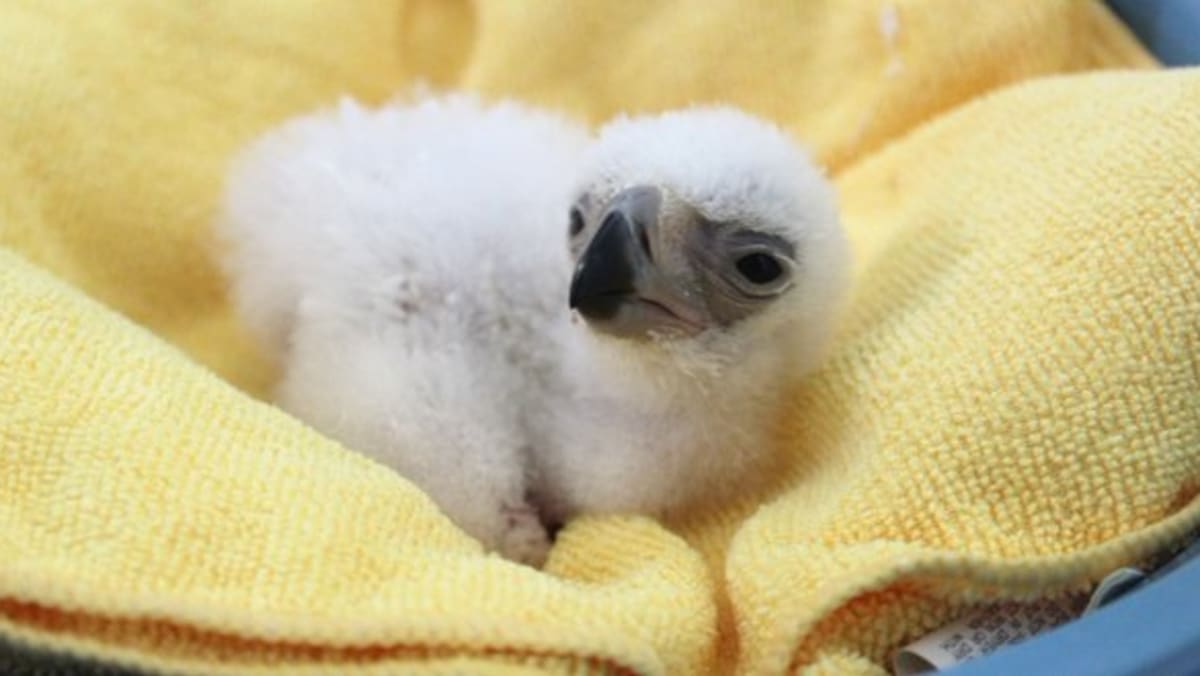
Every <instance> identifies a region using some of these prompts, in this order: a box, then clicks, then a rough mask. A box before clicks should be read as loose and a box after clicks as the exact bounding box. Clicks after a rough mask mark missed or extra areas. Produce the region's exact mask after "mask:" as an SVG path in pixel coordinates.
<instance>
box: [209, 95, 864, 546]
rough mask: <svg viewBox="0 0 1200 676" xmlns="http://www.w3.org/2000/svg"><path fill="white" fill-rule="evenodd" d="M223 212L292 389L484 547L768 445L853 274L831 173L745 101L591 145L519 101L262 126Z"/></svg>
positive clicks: (689, 497)
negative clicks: (783, 404)
mask: <svg viewBox="0 0 1200 676" xmlns="http://www.w3.org/2000/svg"><path fill="white" fill-rule="evenodd" d="M221 230H222V233H223V234H224V236H225V238H226V239H227V240H228V241H229V243H230V244H231V245H232V249H231V254H230V257H229V259H228V267H229V272H230V276H231V278H232V280H233V288H234V298H235V300H236V302H237V305H238V309H239V310H240V312H241V314H242V316H243V317H244V319H245V320H246V322H247V323H248V324H249V325H250V326H251V327H252V328H253V329H254V330H255V331H256V332H257V333H258V334H259V336H260V337H261V339H262V340H263V341H264V343H265V344H266V345H268V346H269V347H270V348H271V349H272V351H273V352H275V353H276V354H278V355H280V359H281V361H282V369H283V380H282V382H281V384H280V388H279V392H278V399H279V402H280V404H281V405H282V406H283V407H284V408H286V409H287V410H289V411H291V412H292V413H294V414H295V415H297V416H298V417H300V418H302V419H303V420H306V421H307V422H309V423H310V424H312V425H313V426H314V427H316V428H317V429H318V430H320V431H322V432H324V433H326V434H328V435H329V436H331V437H334V438H337V439H339V440H341V441H342V442H344V443H345V444H346V445H348V446H349V447H351V448H354V449H357V450H359V451H362V452H364V453H366V454H368V455H371V456H373V457H374V458H376V459H378V460H380V461H381V462H383V463H385V464H387V465H389V466H391V467H393V468H395V469H396V470H398V471H399V472H400V473H401V474H403V475H404V476H406V477H407V478H409V479H410V480H412V481H413V482H415V483H416V484H417V485H419V486H420V487H421V488H422V489H423V490H425V491H426V492H427V493H428V494H429V495H430V496H431V497H432V498H433V499H434V500H435V501H436V502H437V503H438V504H439V506H440V507H441V508H442V509H443V510H444V511H445V512H446V513H447V514H448V515H449V516H450V517H451V518H452V519H453V520H454V521H455V522H457V523H458V525H459V526H461V527H462V528H463V529H464V530H466V531H467V532H469V533H471V534H473V535H475V536H476V537H478V538H479V539H480V540H482V541H483V543H484V544H485V545H486V546H488V547H489V548H492V549H496V550H499V551H500V552H501V553H503V554H504V555H506V556H508V557H510V558H514V559H517V560H521V561H526V562H530V563H535V564H536V563H538V562H540V561H541V560H542V558H543V557H544V556H545V553H546V551H547V549H548V547H549V540H548V537H547V532H546V529H545V525H546V524H551V523H553V524H557V523H561V522H564V521H566V520H569V519H570V518H571V517H573V516H575V515H577V514H579V513H581V512H588V511H598V512H641V513H648V514H652V515H660V514H662V513H663V511H664V510H669V509H672V508H677V507H685V506H687V505H689V504H691V503H694V502H696V501H698V500H702V499H705V498H711V497H716V496H718V495H720V494H722V493H725V492H727V491H728V490H729V489H730V488H732V487H736V486H738V485H739V482H740V481H741V480H743V479H745V478H747V477H748V476H749V475H750V474H752V473H753V472H754V470H755V469H757V468H760V467H761V466H762V460H763V458H764V456H765V455H766V454H767V453H768V451H769V450H770V430H771V428H772V426H773V422H774V419H775V416H776V415H777V414H778V413H779V404H780V401H781V397H782V394H783V392H784V391H785V389H786V387H787V386H788V385H789V384H790V383H791V382H793V381H794V379H795V378H796V377H797V376H800V375H803V374H804V373H806V372H808V371H810V370H811V369H812V368H813V367H814V366H815V365H816V363H817V362H818V360H819V358H820V356H821V354H822V352H823V349H824V346H825V343H826V342H827V339H828V337H829V333H830V328H831V326H832V324H833V316H834V309H835V307H836V305H837V301H838V299H839V298H840V294H841V292H842V288H843V286H844V282H845V275H844V271H845V268H846V261H845V257H846V249H845V241H844V238H843V237H842V234H841V230H840V226H839V224H838V221H837V215H836V211H835V208H834V201H833V196H832V192H831V190H830V188H829V186H828V184H827V183H826V182H825V180H824V179H823V177H822V176H821V175H820V173H819V171H818V170H817V169H816V168H815V167H814V166H813V165H812V164H811V162H810V161H809V160H808V158H807V157H806V156H805V155H803V153H802V152H801V151H799V149H797V148H796V147H795V146H793V144H792V143H791V142H790V141H789V140H788V139H787V138H786V136H785V135H784V134H783V133H782V132H781V131H779V130H778V129H776V128H774V127H773V126H771V125H769V124H767V123H765V122H763V121H761V120H758V119H756V118H752V117H750V116H748V115H746V114H744V113H740V112H738V111H733V110H730V109H721V108H717V109H704V108H699V109H692V110H688V111H679V112H676V113H670V114H666V115H662V116H646V117H640V118H631V119H623V120H618V121H617V122H615V123H612V124H610V125H608V126H607V127H605V128H604V129H603V130H601V132H600V133H599V135H598V136H597V137H596V138H595V139H591V140H589V139H588V138H587V136H586V134H585V133H584V132H583V131H581V130H580V129H578V128H576V127H575V126H573V125H572V124H570V123H568V122H565V121H564V120H562V119H560V118H558V117H555V116H552V115H550V114H547V113H545V112H539V111H536V110H533V109H530V108H527V107H524V106H518V105H515V104H511V103H506V104H498V105H483V104H480V103H479V102H477V101H475V100H474V99H472V98H469V97H464V96H450V97H443V98H434V99H428V100H425V101H423V102H419V103H415V104H407V105H406V104H398V105H392V106H387V107H384V108H382V109H379V110H374V111H367V110H364V109H361V108H359V107H357V106H355V105H353V104H343V105H342V107H341V108H340V109H339V110H336V111H329V112H325V113H321V114H317V115H313V116H309V117H306V118H301V119H299V120H297V121H293V122H291V123H289V124H287V125H285V126H284V127H282V128H281V129H280V130H278V131H276V132H273V133H271V134H269V135H268V136H267V137H266V138H264V139H263V140H262V141H260V142H258V143H257V144H255V145H254V146H253V147H252V148H251V149H250V150H249V152H248V153H247V154H246V155H245V156H244V158H243V160H242V162H241V163H240V165H239V168H238V169H237V171H236V172H235V173H234V176H233V178H232V180H231V181H230V184H229V189H228V193H227V198H226V209H225V214H224V217H223V219H222V221H221Z"/></svg>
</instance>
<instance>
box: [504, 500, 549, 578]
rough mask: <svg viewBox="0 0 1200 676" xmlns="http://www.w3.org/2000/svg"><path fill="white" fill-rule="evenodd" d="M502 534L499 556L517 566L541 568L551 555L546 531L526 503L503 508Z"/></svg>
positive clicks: (535, 513) (539, 519) (532, 509)
mask: <svg viewBox="0 0 1200 676" xmlns="http://www.w3.org/2000/svg"><path fill="white" fill-rule="evenodd" d="M500 513H501V515H502V516H503V517H504V532H503V534H502V535H501V536H500V542H499V547H498V548H499V550H500V554H501V555H502V556H504V557H506V558H509V559H512V560H513V561H516V562H518V563H524V564H526V565H529V566H533V567H535V568H540V567H541V566H542V564H544V563H545V562H546V557H547V556H549V554H550V546H551V544H552V542H551V540H550V535H549V534H548V533H547V532H546V527H545V526H543V525H542V520H541V518H540V517H539V516H538V512H537V510H536V509H534V508H533V506H531V505H529V504H527V503H521V504H519V505H504V506H502V507H501V510H500Z"/></svg>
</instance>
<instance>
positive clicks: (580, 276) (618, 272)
mask: <svg viewBox="0 0 1200 676" xmlns="http://www.w3.org/2000/svg"><path fill="white" fill-rule="evenodd" d="M661 208H662V193H661V192H659V190H658V188H654V187H649V186H638V187H634V188H629V189H627V190H625V191H623V192H621V193H619V194H618V195H617V196H616V197H614V198H613V200H612V202H611V203H610V205H609V207H608V211H606V212H605V214H604V217H603V220H602V221H601V222H600V228H599V229H598V230H597V231H596V234H595V235H594V236H593V237H592V240H591V242H590V243H589V244H588V245H587V248H586V249H585V250H584V252H583V254H582V255H581V256H580V258H579V264H578V265H577V266H576V268H575V275H574V278H573V279H572V280H571V295H570V306H571V308H572V309H574V310H577V311H578V312H579V314H581V315H583V317H584V318H585V319H587V320H588V321H589V322H590V323H593V324H595V325H596V326H597V327H599V328H601V329H602V330H604V331H606V332H608V333H613V334H616V335H626V336H636V335H645V334H646V333H649V332H651V331H654V330H656V329H663V328H672V329H675V330H676V331H680V330H682V331H683V332H685V333H695V332H696V331H697V330H699V329H698V327H697V326H696V323H697V322H696V320H695V319H694V317H693V316H694V315H695V312H694V311H692V310H691V309H690V308H688V307H687V303H686V302H683V300H682V298H681V296H680V294H679V293H678V291H677V290H676V289H675V288H674V285H673V284H672V282H671V281H670V280H669V279H668V276H667V275H665V274H664V273H663V271H662V270H660V269H659V268H658V265H657V264H656V262H655V260H654V256H653V252H652V251H651V246H650V240H651V234H652V231H653V230H654V229H655V228H657V227H658V224H659V218H660V216H661V214H660V210H661Z"/></svg>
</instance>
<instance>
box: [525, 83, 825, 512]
mask: <svg viewBox="0 0 1200 676" xmlns="http://www.w3.org/2000/svg"><path fill="white" fill-rule="evenodd" d="M576 186H577V187H576V192H575V194H574V200H575V201H574V205H573V206H572V207H571V210H570V212H569V225H568V226H567V230H568V237H569V249H570V252H571V255H572V258H573V260H574V261H575V264H576V266H575V271H574V277H573V280H572V282H571V287H570V294H569V296H570V305H571V306H572V307H573V308H574V310H575V311H577V312H578V315H579V316H580V317H582V320H583V321H576V322H574V323H573V324H568V325H565V328H564V332H563V334H562V335H561V337H560V339H559V340H560V341H561V347H560V349H561V350H562V352H563V356H562V360H563V361H562V365H561V372H560V374H561V376H560V381H559V382H558V387H560V388H561V389H559V390H558V391H557V392H556V393H555V394H554V395H552V396H551V397H550V398H549V399H548V407H547V408H548V409H549V412H548V413H547V416H546V419H545V420H544V421H543V424H542V425H541V426H540V428H541V429H543V430H544V431H545V434H546V436H545V438H543V439H542V440H540V441H538V442H537V443H535V444H533V446H532V447H533V448H534V449H535V450H536V451H537V453H538V456H537V457H538V462H539V469H540V477H541V483H540V485H539V487H538V490H537V493H538V499H539V501H541V502H542V503H543V504H542V507H543V510H544V511H545V513H546V514H547V515H548V518H550V519H552V520H556V521H561V520H566V519H569V518H570V517H572V516H573V515H576V514H579V513H581V512H592V511H599V512H638V513H649V514H656V515H660V516H662V515H665V514H666V513H669V512H670V511H671V510H673V509H676V508H684V507H687V506H689V505H691V504H693V503H695V502H697V501H699V500H707V499H719V498H721V497H723V496H724V495H726V494H727V493H728V492H729V491H731V490H735V489H736V488H738V487H740V486H743V485H744V484H743V482H748V481H752V480H753V479H752V477H753V475H754V474H755V470H756V469H761V467H762V465H763V461H764V456H766V455H767V454H768V453H769V451H770V446H771V441H770V431H771V428H772V426H773V422H774V420H775V418H774V416H777V415H779V414H780V412H781V411H780V405H781V403H782V402H781V397H782V396H783V394H784V391H785V388H787V387H788V385H789V384H791V383H793V382H794V380H795V379H796V378H798V377H799V376H802V375H804V374H806V373H808V372H810V371H811V370H813V369H814V368H815V367H816V366H817V365H818V363H819V362H820V361H821V358H822V356H823V354H824V352H825V349H826V344H827V342H828V341H829V339H830V337H831V333H832V331H833V328H834V325H835V321H836V315H837V311H838V309H839V306H840V301H841V299H842V296H843V294H844V292H845V289H846V287H847V284H848V277H849V274H848V272H849V250H848V245H847V241H846V239H845V236H844V233H843V230H842V228H841V225H840V221H839V217H838V212H837V207H836V200H835V195H834V193H833V189H832V187H831V185H830V184H829V183H828V181H827V180H826V179H825V178H824V177H823V175H822V173H821V171H820V170H819V169H818V168H817V167H816V166H815V165H814V164H813V162H812V161H811V160H810V159H809V157H808V156H807V155H806V154H805V153H804V152H803V151H802V150H801V149H800V148H799V147H797V146H796V145H795V144H794V143H793V142H792V141H791V140H790V139H789V138H788V137H787V136H786V135H785V134H784V133H783V132H782V131H781V130H779V129H778V128H776V127H775V126H773V125H771V124H769V123H767V122H765V121H763V120H760V119H758V118H756V117H753V116H750V115H748V114H745V113H742V112H739V111H737V110H734V109H731V108H725V107H698V108H692V109H686V110H680V111H674V112H668V113H665V114H661V115H652V116H642V117H633V118H623V119H618V120H617V121H615V122H613V123H610V124H609V125H608V126H607V127H605V128H604V129H602V130H601V132H600V135H599V138H598V139H597V140H596V141H594V142H593V143H592V144H591V145H590V146H589V149H588V151H587V153H586V154H585V158H584V160H583V166H582V168H581V173H580V180H579V182H578V183H577V184H576Z"/></svg>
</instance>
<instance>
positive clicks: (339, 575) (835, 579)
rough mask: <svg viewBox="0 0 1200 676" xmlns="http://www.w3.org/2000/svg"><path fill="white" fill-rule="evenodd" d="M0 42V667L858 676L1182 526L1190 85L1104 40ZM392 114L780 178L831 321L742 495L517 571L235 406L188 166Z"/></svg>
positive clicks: (677, 6)
mask: <svg viewBox="0 0 1200 676" xmlns="http://www.w3.org/2000/svg"><path fill="white" fill-rule="evenodd" d="M0 44H3V45H4V46H5V54H6V58H5V59H4V62H3V63H2V64H0V101H3V102H4V105H3V106H0V341H2V342H0V638H3V639H4V640H5V641H7V642H9V643H11V644H17V645H22V646H33V647H38V648H44V649H53V650H58V651H65V652H67V653H72V654H76V655H80V656H85V657H99V658H102V659H104V660H106V661H110V662H116V663H121V664H129V665H135V666H141V667H146V668H151V669H162V670H168V671H176V672H184V673H205V674H227V673H257V674H266V673H300V674H305V673H339V674H344V673H354V672H355V671H358V672H361V673H371V674H381V673H397V672H403V673H426V674H443V673H479V674H528V673H568V672H569V673H614V672H615V673H638V674H693V673H694V674H701V673H713V672H736V673H744V674H775V673H781V672H784V671H786V670H789V669H791V670H799V671H806V672H809V673H855V672H858V673H872V672H878V671H880V670H881V669H882V668H883V666H882V665H885V664H886V660H887V658H888V653H889V651H890V650H891V649H893V648H895V647H896V646H897V645H899V644H900V643H901V642H903V641H905V640H908V639H911V638H914V637H915V636H917V635H919V634H921V633H922V632H923V631H926V630H928V629H931V628H933V627H935V626H937V625H939V624H940V623H942V622H944V621H947V620H949V619H950V618H952V617H954V616H956V615H958V614H960V613H962V612H965V611H967V610H969V609H971V608H973V607H974V606H975V604H978V603H983V602H987V601H990V600H998V599H1012V598H1026V597H1030V596H1035V595H1052V594H1065V593H1070V592H1072V591H1075V590H1079V589H1083V588H1085V587H1086V586H1087V585H1088V584H1090V583H1091V582H1094V581H1095V580H1096V579H1097V578H1098V576H1100V575H1102V574H1104V573H1105V572H1106V571H1107V570H1109V569H1111V568H1112V567H1114V566H1116V565H1118V564H1121V563H1126V562H1131V561H1136V560H1140V559H1143V558H1145V557H1147V556H1149V555H1151V554H1152V553H1154V552H1156V551H1157V550H1159V549H1161V548H1162V547H1164V546H1167V545H1169V544H1170V543H1172V542H1174V541H1176V540H1177V539H1178V538H1180V537H1181V536H1182V535H1183V534H1185V533H1186V532H1187V531H1188V530H1190V529H1192V528H1194V527H1196V526H1197V524H1198V523H1200V506H1198V505H1197V502H1196V500H1195V499H1194V498H1195V495H1196V491H1197V488H1198V486H1200V382H1198V381H1200V363H1198V361H1200V291H1198V290H1197V281H1196V280H1197V279H1200V270H1198V269H1197V268H1198V266H1200V253H1198V249H1200V248H1198V244H1200V241H1198V240H1200V220H1198V219H1200V115H1197V114H1196V112H1195V111H1196V110H1200V72H1197V71H1194V70H1192V71H1187V70H1185V71H1174V72H1166V71H1160V70H1158V69H1156V67H1155V64H1154V63H1153V62H1152V60H1151V59H1150V58H1149V57H1148V56H1146V54H1145V53H1144V52H1143V51H1142V50H1141V49H1140V48H1139V47H1138V46H1137V45H1136V43H1135V42H1134V40H1133V38H1132V37H1131V36H1130V35H1129V34H1128V33H1127V32H1126V31H1125V29H1124V28H1123V27H1121V26H1120V25H1119V23H1118V22H1117V21H1116V20H1115V19H1114V18H1113V17H1112V16H1111V15H1110V14H1109V13H1108V12H1107V10H1105V9H1104V7H1103V6H1102V5H1101V4H1099V3H1092V2H1080V1H1076V0H1070V1H1067V0H1060V1H1048V0H1028V1H1023V2H1017V1H1013V2H1004V3H978V2H974V1H973V0H909V1H906V2H895V3H891V2H886V3H885V2H871V1H867V0H854V1H845V0H836V1H835V0H826V1H820V0H811V1H809V2H804V3H798V2H791V1H788V0H754V1H747V0H736V1H735V0H723V1H714V2H705V3H692V2H688V1H687V0H675V1H667V2H659V3H642V2H636V1H635V0H629V1H620V2H617V1H609V0H589V1H580V2H572V3H525V2H501V1H496V2H480V3H468V2H451V1H448V0H428V1H424V2H418V1H415V0H414V1H410V2H402V1H400V0H363V1H361V2H353V3H347V2H340V1H337V0H261V1H255V2H249V1H246V2H234V1H233V0H216V1H212V2H203V3H198V2H197V3H194V2H169V1H167V0H161V1H155V0H109V2H106V3H104V4H103V6H102V7H101V6H96V5H92V4H89V3H80V2H76V1H75V0H3V1H2V2H0ZM1080 71H1096V72H1090V73H1086V74H1082V73H1079V72H1080ZM415 78H424V79H426V80H428V81H432V82H433V83H435V84H439V85H445V86H450V85H454V86H464V87H468V88H472V89H475V90H479V91H482V92H485V93H486V94H488V95H497V96H498V95H504V96H516V97H519V98H522V99H525V100H529V101H532V102H535V103H540V104H544V105H548V106H554V107H558V108H561V109H564V110H567V111H570V112H572V113H574V114H577V115H579V116H581V117H583V118H585V119H587V120H589V121H592V122H599V121H602V120H603V119H604V118H606V117H607V116H609V115H611V114H612V113H614V112H616V111H618V110H621V109H626V110H655V109H660V108H664V107H668V106H675V105H682V104H686V103H688V102H692V101H706V100H728V101H732V102H734V103H737V104H740V105H742V106H744V107H746V108H748V109H750V110H752V111H755V112H758V113H761V114H764V115H767V116H769V117H771V118H773V119H776V120H778V121H779V122H780V123H782V124H784V125H785V126H786V127H787V128H788V129H790V130H792V131H794V132H795V133H796V134H797V135H798V136H800V137H802V138H803V139H804V140H806V141H808V142H809V143H811V144H812V145H813V147H814V148H815V150H816V152H817V154H818V155H819V157H820V158H821V159H822V160H823V161H825V162H826V163H827V164H828V165H829V166H830V168H831V170H832V171H833V175H834V177H835V179H836V182H837V184H838V187H839V190H840V192H841V196H842V201H843V204H844V211H845V220H846V223H847V227H848V228H849V230H850V234H851V238H852V241H853V244H854V248H855V257H856V273H855V288H854V292H853V297H852V300H851V302H850V305H849V307H848V309H847V314H846V318H845V321H844V326H843V329H842V331H841V333H840V336H839V339H838V341H837V344H836V346H835V350H834V353H833V355H832V357H831V359H830V362H829V364H828V365H827V367H826V368H824V369H823V370H822V371H821V372H820V373H818V374H816V375H815V376H814V377H813V378H811V379H810V380H809V381H808V382H807V383H806V384H805V385H804V386H803V387H802V388H800V389H799V390H798V391H797V392H796V393H795V397H794V399H793V400H792V401H791V403H790V405H789V406H788V407H787V409H786V410H784V411H782V412H781V415H780V421H779V425H778V435H777V436H778V440H779V449H778V456H779V460H780V467H781V469H780V471H779V473H778V479H777V481H776V482H775V485H773V486H772V487H771V489H770V490H769V491H767V492H765V493H762V494H757V495H750V496H746V497H745V499H744V500H742V501H741V502H740V503H739V504H735V505H726V506H722V507H720V508H719V509H713V510H712V511H709V512H705V513H698V514H695V515H691V516H689V517H688V518H687V519H686V520H684V521H682V522H679V523H671V524H665V525H659V524H656V523H654V522H652V521H650V520H647V519H641V518H618V517H592V518H587V519H583V520H581V521H579V522H577V523H575V524H572V525H571V526H570V527H569V528H568V529H567V530H566V531H564V532H563V533H562V534H561V536H560V540H559V542H558V544H557V545H556V548H555V551H554V552H553V555H552V558H551V561H550V562H549V564H548V566H547V570H546V571H545V572H538V571H533V570H530V569H527V568H522V567H519V566H516V565H514V564H510V563H507V562H505V561H502V560H499V559H497V558H495V557H493V556H487V555H484V554H482V553H481V551H480V548H479V546H478V545H477V544H476V543H474V542H473V541H472V540H470V539H469V538H467V537H466V536H465V535H463V534H462V533H460V532H458V531H457V530H456V529H455V528H454V527H453V526H452V525H451V524H450V523H449V521H448V520H447V519H445V518H444V517H443V516H441V515H440V513H439V512H438V511H437V509H436V508H435V507H434V505H433V504H432V503H431V502H430V501H429V500H428V499H427V498H425V497H424V496H423V495H422V494H421V493H420V492H419V491H418V490H416V489H415V488H413V487H412V486H411V485H410V484H408V483H407V482H405V481H404V480H403V479H401V478H399V477H398V476H396V475H395V474H393V473H391V472H390V471H388V470H386V469H384V468H382V467H380V466H377V465H375V464H374V463H372V462H369V461H367V460H365V459H363V458H362V457H360V456H357V455H356V454H354V453H352V452H350V451H347V450H345V449H343V448H341V447H339V446H338V445H337V444H335V443H333V442H331V441H329V440H326V439H323V438H322V437H320V436H319V435H317V434H315V433H314V432H312V431H311V430H309V429H307V428H306V427H304V426H303V425H301V424H300V423H298V422H297V421H295V420H292V419H290V418H289V417H288V416H286V415H284V414H283V413H281V412H279V411H278V410H276V409H274V408H273V407H271V406H269V405H267V404H265V403H262V402H261V401H259V400H258V399H257V398H256V397H261V396H262V395H263V394H264V393H265V392H266V391H267V388H268V387H269V384H270V383H271V381H272V379H273V378H274V374H273V373H271V371H270V369H269V368H268V367H267V366H266V365H265V362H264V360H263V359H262V358H261V357H260V356H259V355H258V354H256V353H255V351H254V349H253V348H252V346H251V344H250V342H249V341H248V340H247V339H246V338H245V336H244V335H243V334H242V333H241V331H240V330H239V329H238V327H237V323H236V321H235V320H234V318H233V316H232V314H231V312H230V308H229V305H228V303H227V302H226V299H225V295H224V291H223V285H222V283H221V280H220V277H219V275H218V274H217V272H216V268H215V266H214V264H213V261H212V257H211V255H210V252H211V249H210V246H209V245H210V235H209V230H208V224H209V222H210V219H211V217H212V214H213V211H214V205H215V203H216V200H217V195H218V193H219V190H220V186H221V181H222V178H223V174H224V170H225V167H226V163H227V161H228V160H229V158H230V156H231V154H232V153H233V152H234V151H235V150H236V149H237V148H239V147H240V146H242V145H243V144H245V143H246V142H248V141H249V140H250V139H251V138H252V137H253V136H254V135H255V134H257V133H259V132H261V131H263V130H265V129H267V128H268V127H270V126H272V125H274V124H276V123H278V122H279V121H280V120H282V119H283V118H284V117H286V116H289V115H292V114H296V113H300V112H304V111H307V110H309V109H311V108H312V107H315V106H318V105H321V104H324V103H327V102H329V101H330V100H332V99H333V98H334V97H335V96H337V95H338V94H341V93H350V94H353V95H356V96H359V97H361V98H364V99H366V100H368V101H381V100H383V99H385V98H386V97H388V96H389V95H390V94H391V93H393V92H394V91H397V90H398V89H400V88H401V87H404V86H406V85H407V84H408V83H411V82H412V81H413V80H414V79H415ZM1010 85H1011V86H1010Z"/></svg>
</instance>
